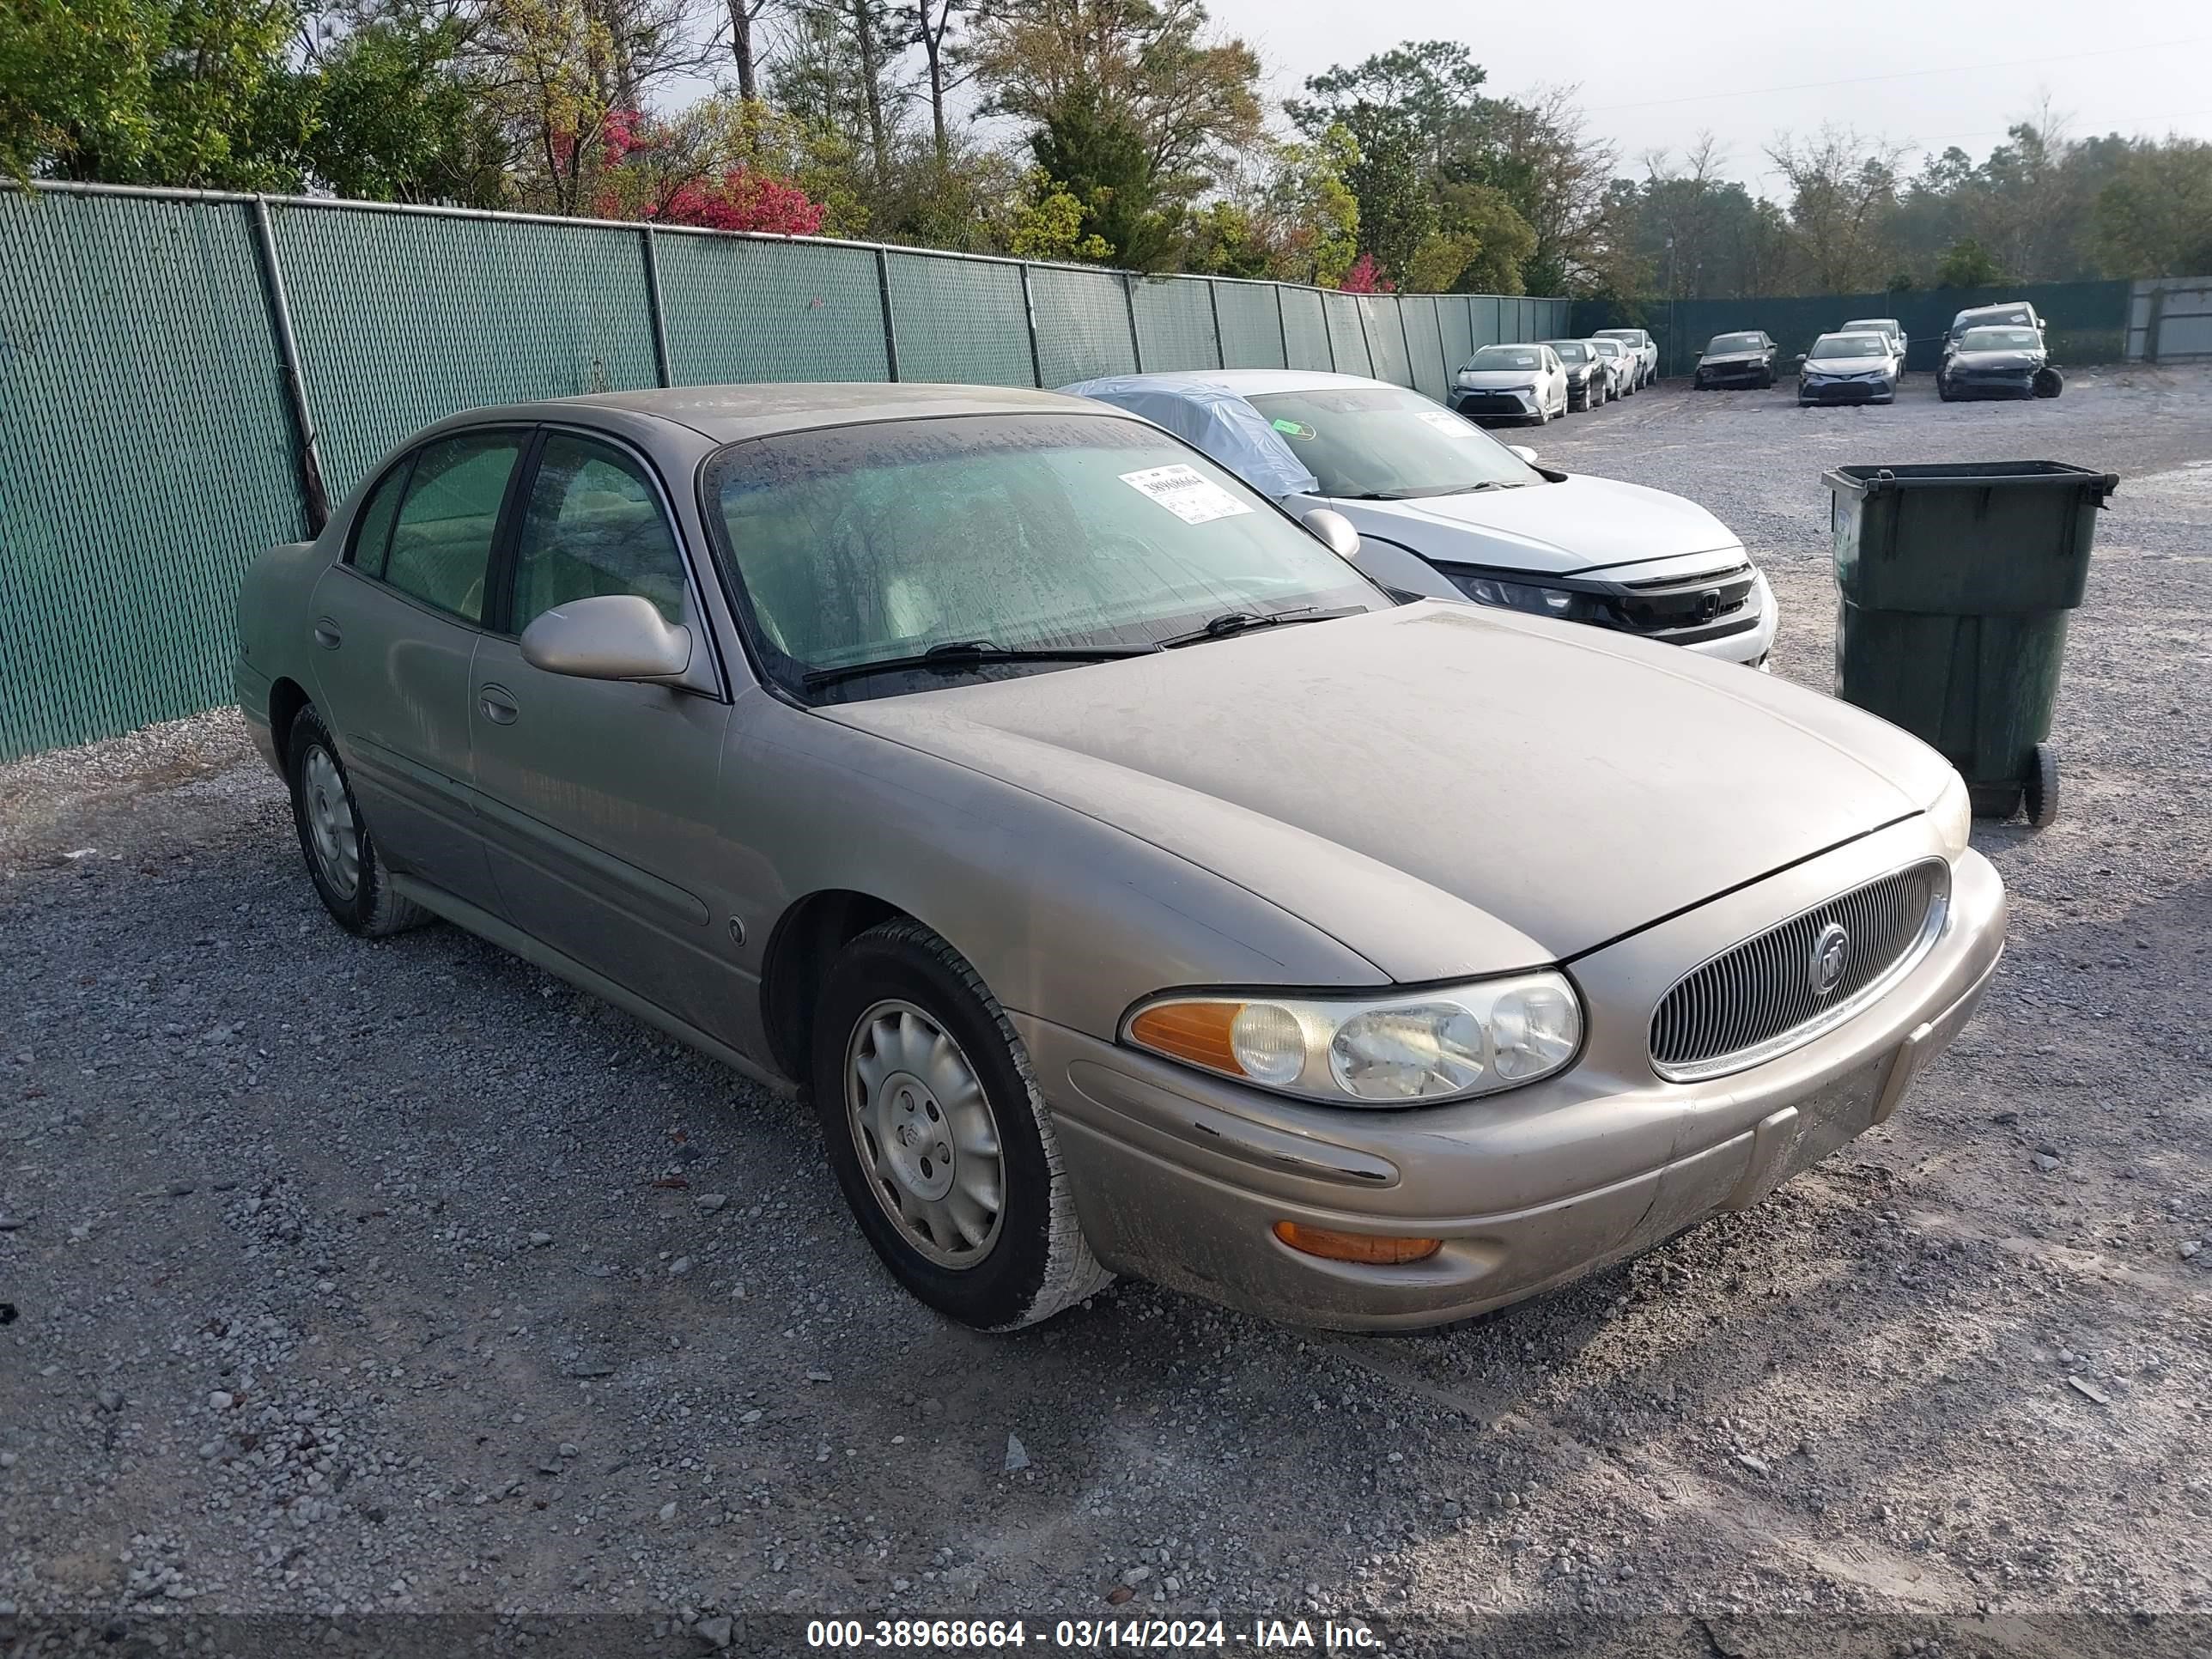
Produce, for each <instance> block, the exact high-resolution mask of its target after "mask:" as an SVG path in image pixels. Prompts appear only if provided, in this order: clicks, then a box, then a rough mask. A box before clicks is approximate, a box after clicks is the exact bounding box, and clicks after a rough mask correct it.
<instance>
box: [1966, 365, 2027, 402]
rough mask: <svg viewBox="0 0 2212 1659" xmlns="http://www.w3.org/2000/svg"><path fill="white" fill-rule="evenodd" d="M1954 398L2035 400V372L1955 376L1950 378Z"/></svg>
mask: <svg viewBox="0 0 2212 1659" xmlns="http://www.w3.org/2000/svg"><path fill="white" fill-rule="evenodd" d="M1949 380H1950V387H1951V395H1952V396H1953V397H1954V398H2033V396H2035V371H2033V370H2030V371H2029V372H2027V374H1977V375H1964V374H1954V375H1952V376H1950V377H1949Z"/></svg>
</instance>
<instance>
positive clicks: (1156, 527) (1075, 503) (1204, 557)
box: [706, 415, 1389, 697]
mask: <svg viewBox="0 0 2212 1659" xmlns="http://www.w3.org/2000/svg"><path fill="white" fill-rule="evenodd" d="M706 482H707V498H708V501H709V502H710V503H711V504H712V506H713V507H714V511H713V512H712V513H710V514H709V517H710V519H711V520H713V521H714V527H715V528H716V529H717V530H718V531H719V532H720V536H719V537H718V540H719V541H720V548H719V551H720V554H721V556H722V557H723V558H724V560H725V561H726V562H727V564H728V566H729V568H730V569H731V570H732V573H733V574H734V575H735V577H736V579H737V581H738V586H739V588H740V590H741V593H742V598H743V601H744V608H745V610H746V611H747V612H748V613H749V618H750V623H751V625H752V626H751V632H752V634H753V636H754V640H755V642H756V644H757V646H758V647H760V653H761V655H762V656H763V658H764V659H766V665H767V667H768V669H769V673H770V675H771V676H772V677H773V678H775V680H776V681H777V682H778V683H779V684H782V685H783V686H785V687H786V689H787V690H794V691H802V692H804V693H805V695H807V696H810V697H811V696H819V695H823V693H824V692H834V694H835V695H837V696H848V697H849V696H866V695H875V696H881V695H884V694H886V693H889V692H894V691H896V692H908V691H915V690H927V689H928V688H929V687H931V686H934V685H941V684H947V683H948V681H949V680H951V678H955V677H956V676H957V675H959V674H966V675H969V676H975V675H984V676H989V675H995V674H1000V673H1005V672H1011V671H1021V670H1027V671H1034V669H1035V668H1037V667H1052V666H1055V665H1054V664H1053V663H1050V662H1044V663H1038V664H1030V663H1023V664H1019V665H1005V664H1003V663H977V662H975V661H972V660H969V661H966V662H962V661H960V660H958V659H957V655H956V656H954V657H949V658H947V659H946V660H945V663H944V665H943V666H941V667H940V666H936V665H932V666H930V667H927V668H906V669H899V670H890V671H886V672H885V673H884V674H880V675H877V676H873V677H871V678H865V679H854V680H840V681H837V682H836V684H835V685H834V686H830V685H824V684H821V683H820V678H819V677H821V676H823V675H824V674H825V672H826V673H830V674H834V673H835V671H837V670H840V669H844V668H848V667H851V666H853V665H859V664H864V663H872V662H878V661H881V660H884V659H890V658H899V657H914V656H919V655H921V654H922V653H926V652H928V651H930V650H931V649H932V648H933V647H938V648H940V649H942V648H944V647H953V648H955V651H956V652H957V649H958V648H959V647H969V646H975V645H977V644H980V643H987V644H988V645H989V646H991V647H995V648H997V649H998V650H999V651H1000V652H1001V653H1006V652H1014V651H1036V650H1053V649H1074V650H1086V649H1088V650H1116V649H1129V650H1143V649H1146V648H1149V647H1152V646H1155V645H1157V644H1158V642H1159V641H1162V640H1164V639H1168V638H1171V637H1173V636H1175V635H1181V634H1184V633H1187V632H1188V631H1189V630H1191V629H1194V628H1199V627H1202V626H1203V625H1204V624H1206V623H1208V622H1209V621H1212V620H1213V619H1215V618H1218V617H1222V616H1224V615H1225V614H1228V613H1231V612H1243V613H1247V614H1249V615H1253V616H1270V615H1274V614H1277V613H1280V612H1288V611H1300V612H1304V613H1307V614H1310V613H1312V612H1314V611H1334V610H1338V609H1341V608H1347V607H1349V608H1354V609H1359V610H1372V609H1378V608H1380V607H1382V606H1383V605H1387V604H1388V603H1389V600H1388V599H1386V598H1385V597H1384V596H1383V594H1382V593H1381V592H1379V591H1378V590H1377V589H1376V588H1375V587H1374V586H1372V585H1371V584H1370V583H1369V582H1368V581H1367V580H1366V579H1365V578H1364V577H1362V576H1361V575H1360V574H1358V572H1357V571H1355V570H1354V569H1353V568H1352V566H1351V565H1350V564H1348V563H1346V562H1345V561H1344V560H1342V559H1340V558H1339V557H1338V556H1336V555H1335V554H1334V553H1332V552H1331V551H1329V550H1328V548H1326V547H1324V546H1322V544H1321V543H1320V542H1318V541H1316V539H1314V538H1313V537H1311V536H1310V535H1308V534H1306V533H1305V532H1304V531H1302V530H1300V529H1299V528H1298V527H1297V526H1296V525H1295V524H1293V523H1291V521H1290V520H1288V519H1286V518H1285V517H1284V516H1283V514H1282V513H1279V512H1278V511H1277V510H1276V509H1275V508H1274V507H1273V506H1271V505H1270V504H1269V503H1268V502H1267V501H1264V500H1262V499H1261V497H1259V496H1258V495H1255V494H1254V493H1253V492H1252V491H1251V490H1250V489H1248V488H1247V487H1246V486H1245V485H1244V484H1243V483H1239V482H1238V481H1237V479H1236V478H1235V477H1232V476H1231V475H1230V474H1229V473H1227V472H1225V471H1222V470H1221V468H1219V467H1218V466H1217V465H1214V464H1213V463H1212V461H1209V460H1207V459H1206V457H1204V456H1203V455H1200V454H1199V453H1197V452H1195V451H1194V450H1192V449H1189V448H1187V447H1185V446H1183V445H1182V444H1181V443H1179V442H1177V441H1176V440H1175V439H1173V438H1171V437H1170V436H1168V435H1167V434H1165V433H1164V432H1161V431H1158V430H1157V429H1156V428H1152V427H1149V426H1146V425H1143V424H1142V423H1140V422H1136V421H1123V420H1106V419H1099V418H1097V417H1095V416H1055V415H997V416H991V415H984V416H959V417H956V418H951V419H939V420H915V421H884V422H872V423H870V424H867V425H862V426H847V427H834V428H822V429H820V430H815V431H806V432H794V433H788V434H785V435H780V436H776V437H772V438H761V439H755V440H752V441H748V442H741V443H735V444H731V445H729V446H727V447H725V448H723V449H721V450H720V451H718V452H717V453H715V454H714V456H713V457H712V458H710V459H709V460H708V464H707V475H706ZM810 674H813V675H815V676H817V681H816V682H815V683H810V682H809V681H808V678H807V677H808V676H809V675H810Z"/></svg>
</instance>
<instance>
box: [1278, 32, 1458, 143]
mask: <svg viewBox="0 0 2212 1659" xmlns="http://www.w3.org/2000/svg"><path fill="white" fill-rule="evenodd" d="M1485 78H1486V76H1485V73H1484V70H1483V69H1482V66H1481V65H1480V64H1476V63H1475V62H1474V61H1473V60H1472V59H1471V58H1468V52H1467V48H1466V47H1465V46H1462V45H1460V44H1459V43H1458V42H1457V41H1454V40H1407V41H1405V42H1403V43H1402V44H1401V45H1399V46H1394V47H1392V48H1391V49H1390V50H1389V52H1378V53H1376V55H1375V56H1374V57H1372V58H1366V59H1365V60H1364V61H1363V62H1360V63H1358V64H1352V65H1351V66H1350V67H1348V68H1347V67H1346V66H1344V65H1342V64H1339V65H1337V66H1336V67H1334V68H1333V69H1330V70H1327V71H1325V72H1324V73H1322V74H1320V75H1316V76H1311V77H1310V78H1309V79H1308V80H1307V82H1306V90H1307V91H1308V92H1309V93H1310V94H1313V95H1312V96H1311V97H1310V98H1309V99H1295V98H1294V99H1291V100H1288V101H1286V102H1285V104H1284V106H1283V107H1284V109H1285V111H1286V112H1288V113H1289V115H1290V118H1291V123H1292V124H1293V125H1295V126H1297V129H1298V130H1299V131H1301V132H1303V133H1304V134H1305V135H1306V136H1307V137H1317V136H1318V135H1319V134H1321V133H1322V132H1325V131H1328V129H1329V128H1330V127H1332V126H1341V127H1343V128H1344V129H1345V130H1346V131H1348V132H1349V133H1351V134H1352V137H1353V138H1354V139H1355V140H1357V141H1358V143H1359V144H1360V146H1361V147H1362V148H1363V149H1364V148H1366V147H1368V146H1369V145H1371V144H1374V143H1377V142H1379V141H1381V140H1383V138H1385V137H1395V138H1397V139H1399V140H1401V141H1402V142H1403V143H1405V145H1406V146H1407V149H1410V150H1411V151H1412V153H1413V155H1414V156H1415V157H1416V158H1417V160H1418V162H1419V165H1420V166H1421V167H1423V168H1424V169H1425V172H1427V173H1431V174H1442V173H1447V172H1449V170H1450V169H1451V167H1452V166H1453V164H1454V162H1455V160H1456V159H1457V158H1458V157H1460V156H1461V155H1462V154H1463V152H1465V151H1467V150H1468V149H1471V148H1474V147H1477V146H1479V145H1480V143H1481V141H1482V133H1483V130H1484V128H1485V125H1486V121H1487V119H1488V117H1489V115H1490V113H1491V112H1492V109H1493V108H1494V107H1495V106H1494V105H1493V104H1492V100H1490V99H1488V98H1486V97H1485V96H1483V95H1482V92H1481V87H1482V84H1483V82H1484V80H1485Z"/></svg>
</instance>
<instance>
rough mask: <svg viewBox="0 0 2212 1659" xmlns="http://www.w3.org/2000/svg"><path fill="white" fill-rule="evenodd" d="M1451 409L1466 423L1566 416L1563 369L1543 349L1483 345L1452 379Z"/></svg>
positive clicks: (1541, 420)
mask: <svg viewBox="0 0 2212 1659" xmlns="http://www.w3.org/2000/svg"><path fill="white" fill-rule="evenodd" d="M1450 400H1451V406H1452V408H1453V409H1454V410H1456V411H1458V412H1459V413H1460V414H1462V415H1464V416H1467V418H1468V420H1470V421H1532V422H1534V423H1535V424H1536V425H1538V426H1541V425H1543V424H1544V422H1547V421H1548V420H1550V419H1551V418H1552V417H1553V416H1556V415H1564V414H1565V413H1566V412H1567V370H1566V365H1565V364H1564V363H1562V362H1560V361H1559V353H1558V352H1556V351H1554V350H1553V349H1552V348H1551V347H1549V346H1547V345H1486V346H1484V347H1483V348H1482V349H1480V350H1479V351H1477V352H1476V353H1475V354H1474V356H1472V357H1470V358H1468V360H1467V361H1466V362H1464V363H1462V364H1461V365H1460V370H1459V373H1458V374H1455V375H1454V376H1453V377H1452V389H1451V393H1450Z"/></svg>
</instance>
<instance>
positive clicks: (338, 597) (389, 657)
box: [308, 428, 528, 906]
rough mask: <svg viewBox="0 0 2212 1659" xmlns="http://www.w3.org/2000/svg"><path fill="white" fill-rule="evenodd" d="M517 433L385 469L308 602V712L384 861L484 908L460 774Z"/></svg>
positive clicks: (486, 882) (491, 435)
mask: <svg viewBox="0 0 2212 1659" xmlns="http://www.w3.org/2000/svg"><path fill="white" fill-rule="evenodd" d="M527 437H528V433H527V431H526V429H522V428H483V429H472V430H470V431H467V432H462V433H457V434H454V435H450V436H447V437H445V438H441V439H436V440H434V441H431V442H429V443H427V444H424V445H423V446H422V447H420V448H418V449H416V450H415V451H413V452H412V453H410V454H408V455H406V456H404V457H403V458H402V459H400V460H399V461H398V462H397V463H395V464H394V465H392V467H390V468H389V469H388V470H387V471H386V473H385V475H384V477H382V479H380V481H379V482H378V483H377V485H376V487H375V490H374V494H373V495H371V496H370V498H369V499H368V501H367V502H366V503H365V504H364V506H363V507H362V511H361V513H360V514H359V515H358V517H357V518H356V521H355V527H354V532H353V535H352V538H351V540H350V542H349V545H348V547H347V549H346V553H345V556H344V558H343V560H341V561H340V562H337V563H335V564H333V565H331V568H329V569H328V570H326V571H325V572H324V573H323V576H322V579H321V580H319V582H318V583H317V584H316V586H315V591H314V596H313V602H312V604H311V605H310V606H309V617H310V619H311V620H310V622H309V624H308V626H309V628H310V631H311V633H312V635H313V640H314V642H315V646H316V647H317V648H316V650H315V651H314V653H313V662H314V665H315V675H314V678H315V681H316V690H315V696H316V702H317V706H318V707H319V708H321V709H322V710H323V711H324V714H325V717H326V719H327V720H328V721H329V723H330V726H331V734H332V735H333V736H334V737H335V738H337V745H338V751H339V753H340V754H341V755H342V756H343V757H344V760H345V763H346V772H347V775H348V777H349V779H350V781H351V782H352V784H353V788H354V796H355V799H356V800H357V801H358V802H359V803H360V806H361V813H362V819H363V821H364V822H365V823H367V825H368V832H369V834H370V835H371V836H374V837H375V840H376V843H377V846H378V848H379V849H380V851H381V852H382V853H383V854H384V857H385V860H386V863H387V864H389V865H390V866H391V867H392V869H393V870H395V871H398V872H401V873H403V874H407V875H412V876H416V877H418V878H421V879H422V880H425V881H428V882H429V883H431V884H434V885H435V886H438V887H441V888H443V889H445V890H447V891H448V892H450V893H452V894H453V895H455V896H458V897H459V898H462V899H465V900H466V901H467V902H470V903H471V904H477V905H483V906H489V904H490V903H491V902H492V889H491V877H490V870H489V866H488V865H487V864H486V862H485V860H484V854H483V845H482V842H481V840H480V838H479V834H478V826H477V817H476V813H475V810H474V806H473V803H472V799H471V791H470V785H469V776H470V729H469V727H470V722H469V671H470V666H471V662H472V661H473V659H474V658H475V654H476V648H477V640H478V639H479V637H480V636H481V624H482V622H483V605H484V596H485V593H486V591H487V588H488V586H489V577H490V568H491V554H492V548H493V544H494V541H495V537H496V535H497V531H498V526H499V524H500V520H501V513H502V511H503V510H504V507H505V502H506V498H507V491H508V489H509V488H510V486H511V485H512V483H513V477H514V475H515V473H516V471H517V470H518V466H517V464H518V463H519V461H520V459H521V456H522V450H523V446H524V444H525V442H526V440H527Z"/></svg>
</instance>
